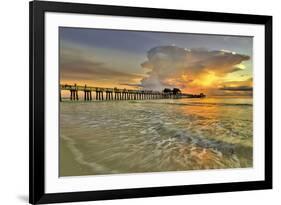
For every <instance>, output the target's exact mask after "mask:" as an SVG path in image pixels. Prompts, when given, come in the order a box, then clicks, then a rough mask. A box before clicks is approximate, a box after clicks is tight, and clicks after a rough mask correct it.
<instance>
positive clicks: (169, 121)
mask: <svg viewBox="0 0 281 205" xmlns="http://www.w3.org/2000/svg"><path fill="white" fill-rule="evenodd" d="M252 109H253V107H252V98H246V97H245V98H241V97H240V98H238V97H237V98H234V97H214V98H211V97H210V98H204V99H163V100H139V101H96V102H83V101H80V102H61V103H60V175H61V176H69V175H73V176H75V175H85V174H87V175H95V174H116V173H139V172H161V171H184V170H202V169H227V168H245V167H252V165H253V163H252V160H253V159H252V150H253V137H252V136H253V135H252V126H253V119H252ZM63 150H67V151H63ZM77 167H78V168H77Z"/></svg>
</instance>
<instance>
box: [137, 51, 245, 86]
mask: <svg viewBox="0 0 281 205" xmlns="http://www.w3.org/2000/svg"><path fill="white" fill-rule="evenodd" d="M249 59H250V57H249V56H247V55H243V54H238V53H235V52H231V51H226V50H213V51H210V50H206V49H187V48H180V47H177V46H159V47H155V48H152V49H150V50H149V51H148V52H147V60H146V61H145V62H143V63H142V67H143V68H146V69H148V70H149V72H148V73H147V74H148V76H147V77H145V78H143V79H142V81H141V84H142V86H143V87H144V88H147V89H163V88H164V87H174V86H178V87H180V88H182V89H184V88H186V87H192V86H200V83H199V80H198V79H201V81H200V82H202V86H203V85H204V82H203V81H204V78H203V77H204V76H205V77H206V76H208V75H212V77H213V78H217V79H219V78H222V77H224V76H226V75H227V74H228V73H233V72H237V71H240V70H241V69H242V68H241V67H239V66H238V65H239V64H240V63H242V62H243V61H247V60H249ZM206 80H210V79H206ZM196 84H197V85H196ZM206 85H207V84H206Z"/></svg>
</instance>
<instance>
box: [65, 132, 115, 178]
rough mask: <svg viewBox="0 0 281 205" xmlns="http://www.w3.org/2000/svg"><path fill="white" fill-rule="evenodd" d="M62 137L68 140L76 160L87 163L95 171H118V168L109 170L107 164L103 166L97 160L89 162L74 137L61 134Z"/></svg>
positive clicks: (68, 145) (83, 163)
mask: <svg viewBox="0 0 281 205" xmlns="http://www.w3.org/2000/svg"><path fill="white" fill-rule="evenodd" d="M60 137H61V138H62V139H63V140H65V141H66V142H67V147H68V148H69V150H70V151H71V153H72V154H73V155H74V158H75V160H76V161H77V162H78V163H80V164H81V165H85V166H87V167H90V168H91V169H92V170H93V171H94V172H95V173H97V174H98V173H100V174H103V173H105V172H106V173H111V174H114V173H118V171H117V170H109V169H107V168H106V167H105V166H102V165H100V164H98V163H95V162H88V161H86V160H85V159H84V155H83V153H82V152H81V151H80V150H79V149H78V148H77V147H76V143H75V141H74V140H73V139H71V138H69V137H67V136H65V135H62V134H61V135H60Z"/></svg>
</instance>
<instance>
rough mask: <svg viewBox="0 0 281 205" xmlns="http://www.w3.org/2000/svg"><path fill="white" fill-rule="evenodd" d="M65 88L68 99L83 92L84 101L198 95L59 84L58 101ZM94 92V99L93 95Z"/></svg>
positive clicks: (72, 98) (73, 98) (74, 97)
mask: <svg viewBox="0 0 281 205" xmlns="http://www.w3.org/2000/svg"><path fill="white" fill-rule="evenodd" d="M63 90H67V91H69V92H70V96H69V99H70V100H79V98H80V96H79V93H80V92H82V93H83V98H84V100H85V101H92V100H149V99H165V98H174V99H177V98H182V97H188V96H189V97H192V96H198V97H200V95H201V94H202V93H201V94H200V95H190V94H182V93H173V92H160V91H154V90H131V89H119V88H102V87H92V86H87V85H84V86H81V85H76V84H74V85H68V84H60V93H59V94H60V101H62V95H61V91H63ZM92 93H95V99H94V95H92Z"/></svg>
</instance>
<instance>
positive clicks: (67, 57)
mask: <svg viewBox="0 0 281 205" xmlns="http://www.w3.org/2000/svg"><path fill="white" fill-rule="evenodd" d="M60 78H61V80H63V81H70V82H71V81H77V80H79V81H83V82H84V81H85V82H86V81H87V82H89V81H92V82H98V81H102V82H104V83H108V84H112V83H116V84H118V83H119V82H128V79H130V80H134V79H141V78H143V75H141V74H135V73H130V72H124V71H122V70H118V68H117V67H114V68H112V67H110V66H109V65H107V64H106V63H104V62H102V61H101V60H99V59H97V57H96V56H95V54H94V52H93V51H92V50H90V49H87V48H81V47H79V46H78V45H72V44H68V43H64V44H62V46H61V50H60Z"/></svg>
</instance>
